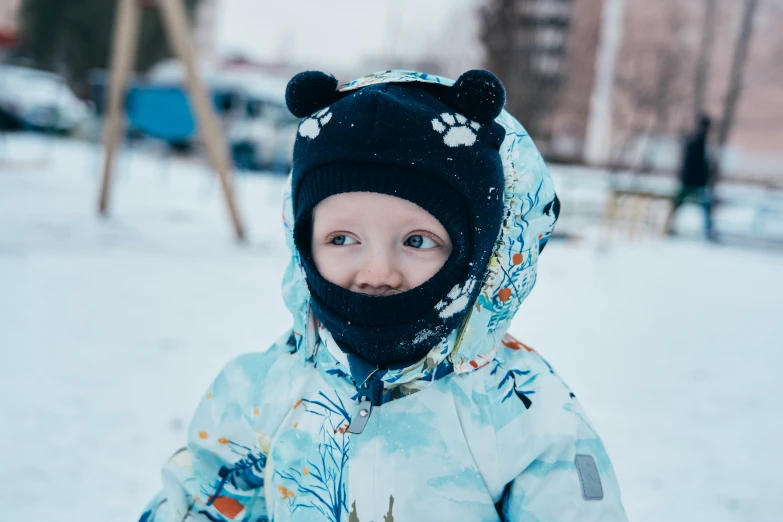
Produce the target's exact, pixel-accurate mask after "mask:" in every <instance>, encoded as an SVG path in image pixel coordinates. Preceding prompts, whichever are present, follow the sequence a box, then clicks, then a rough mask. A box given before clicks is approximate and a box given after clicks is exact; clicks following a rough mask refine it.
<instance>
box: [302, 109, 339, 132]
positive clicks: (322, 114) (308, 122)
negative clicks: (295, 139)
mask: <svg viewBox="0 0 783 522" xmlns="http://www.w3.org/2000/svg"><path fill="white" fill-rule="evenodd" d="M331 119H332V113H331V112H329V107H327V108H325V109H321V110H320V111H318V112H316V113H315V114H313V115H312V116H310V117H309V118H305V119H304V120H302V123H301V124H299V134H300V135H301V136H302V137H304V138H310V139H313V138H317V137H318V135H319V134H321V128H322V127H323V126H324V125H326V124H327V123H329V120H331Z"/></svg>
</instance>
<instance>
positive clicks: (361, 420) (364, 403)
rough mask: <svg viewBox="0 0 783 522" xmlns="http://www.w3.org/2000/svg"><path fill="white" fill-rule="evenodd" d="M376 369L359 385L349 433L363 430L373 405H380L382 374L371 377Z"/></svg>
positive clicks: (381, 399)
mask: <svg viewBox="0 0 783 522" xmlns="http://www.w3.org/2000/svg"><path fill="white" fill-rule="evenodd" d="M378 370H379V368H375V369H374V370H373V371H372V373H370V375H368V376H367V378H366V379H365V380H364V382H363V383H362V384H361V385H360V387H359V409H358V410H357V412H356V414H355V415H354V416H353V419H351V424H350V425H349V426H348V432H349V433H353V434H355V435H358V434H360V433H361V432H363V431H364V427H365V426H367V422H368V421H369V420H370V415H371V414H372V408H373V406H380V405H381V403H382V402H383V381H382V380H381V377H382V375H378V376H376V377H375V378H373V376H374V375H375V374H376V373H378Z"/></svg>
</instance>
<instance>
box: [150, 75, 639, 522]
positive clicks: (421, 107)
mask: <svg viewBox="0 0 783 522" xmlns="http://www.w3.org/2000/svg"><path fill="white" fill-rule="evenodd" d="M286 102H287V104H288V107H289V109H290V110H291V112H292V113H293V114H294V115H296V116H297V117H300V118H303V120H302V122H301V124H300V126H299V132H298V135H297V139H296V144H295V147H294V162H293V171H292V174H291V184H290V187H289V189H290V190H289V191H288V193H287V195H286V198H285V204H284V221H285V225H286V232H287V239H288V243H289V246H290V248H291V251H292V257H291V263H290V265H289V268H288V271H287V272H286V276H285V282H284V285H283V291H284V296H285V301H286V304H287V306H288V308H289V309H290V311H291V313H292V314H293V318H294V326H293V329H292V330H291V331H289V332H288V333H286V334H285V335H284V336H283V337H282V338H281V339H280V340H279V341H278V342H277V343H276V344H275V345H274V346H272V347H271V348H270V349H269V350H267V351H265V352H260V353H251V354H247V355H243V356H241V357H239V358H237V359H236V360H234V361H233V362H230V363H229V364H228V365H227V366H226V368H225V369H224V370H223V371H222V373H221V374H220V375H219V376H218V377H217V379H216V380H215V382H214V383H213V384H212V386H211V387H210V388H209V390H208V392H207V394H206V396H205V399H204V400H203V401H202V402H201V404H200V405H199V407H198V409H197V411H196V414H195V416H194V417H193V420H192V422H191V424H190V436H189V443H188V446H187V448H183V449H182V450H180V451H179V452H178V453H176V454H175V455H174V456H173V457H171V459H170V460H169V461H168V462H167V463H166V465H165V467H164V470H163V483H164V491H163V492H162V493H161V494H160V495H159V496H158V497H156V498H155V499H153V501H152V502H151V503H150V505H149V507H148V509H147V511H146V512H145V513H144V515H143V516H142V517H141V520H142V522H153V521H154V522H173V521H181V520H185V519H187V520H197V521H207V520H212V521H215V520H218V521H228V520H243V521H252V522H258V521H270V520H274V521H275V522H283V521H332V522H372V521H375V522H378V521H381V520H384V521H386V522H390V521H393V520H397V521H398V522H413V521H416V522H419V521H436V520H444V521H446V520H448V521H500V520H503V521H528V520H529V521H533V520H535V521H563V520H573V521H579V522H585V521H622V520H625V519H626V518H625V513H624V511H623V507H622V505H621V503H620V493H619V490H618V486H617V482H616V479H615V476H614V472H613V470H612V467H611V464H610V462H609V459H608V457H607V455H606V452H605V451H604V448H603V446H602V444H601V441H600V440H599V438H598V436H597V435H596V433H595V431H594V430H593V429H592V427H591V425H590V423H589V422H588V421H587V419H586V417H585V415H584V413H583V412H582V409H581V407H580V406H579V404H578V403H577V401H576V399H575V398H574V395H573V394H572V393H571V392H570V390H569V389H568V387H567V386H566V385H565V384H564V383H563V382H562V381H561V380H560V378H559V377H558V376H557V375H556V374H555V373H554V371H553V370H552V369H551V367H550V366H549V365H548V364H547V363H546V361H545V360H544V359H542V358H541V357H540V356H539V355H538V354H537V353H536V352H535V351H533V350H532V349H531V348H529V347H527V346H526V345H524V344H523V343H521V342H519V341H517V340H515V339H514V338H513V337H511V336H510V335H508V334H507V333H506V329H507V328H508V326H509V323H510V321H511V319H512V317H513V316H514V314H515V312H516V311H517V308H518V307H519V305H520V304H521V303H522V301H523V300H524V298H525V297H526V296H527V295H528V294H529V293H530V291H531V289H532V288H533V284H534V283H535V280H536V266H537V261H538V255H539V253H540V252H541V250H543V248H544V245H545V244H546V241H547V239H548V238H549V235H550V233H551V231H552V228H553V226H554V222H555V220H556V219H557V215H558V213H559V201H558V200H557V197H556V196H555V192H554V188H553V186H552V181H551V179H550V177H549V175H548V174H547V172H546V168H545V167H544V164H543V161H542V160H541V156H540V155H539V153H538V151H537V150H536V149H535V147H534V145H533V143H532V141H531V140H530V137H529V136H528V135H527V133H526V132H525V130H524V129H523V128H522V126H521V125H520V124H519V123H518V122H517V121H516V120H515V119H514V118H512V117H511V116H510V115H509V114H508V113H506V112H505V111H503V110H502V109H503V105H504V104H505V91H504V90H503V86H502V85H501V84H500V82H499V80H498V79H497V78H496V77H495V76H493V75H492V74H491V73H489V72H487V71H469V72H467V73H465V74H463V75H462V76H460V78H459V79H458V80H457V81H456V82H451V81H450V80H446V79H444V78H440V77H437V76H431V75H426V74H421V73H413V72H402V71H387V72H385V73H380V74H375V75H371V76H367V77H364V78H361V79H359V80H356V81H354V82H351V83H349V84H347V85H344V86H342V87H341V88H340V89H339V90H338V89H337V82H336V80H335V79H334V78H333V77H331V76H327V75H325V74H323V73H315V72H305V73H300V74H299V75H297V76H295V77H294V78H293V79H292V80H291V82H290V83H289V85H288V88H287V91H286Z"/></svg>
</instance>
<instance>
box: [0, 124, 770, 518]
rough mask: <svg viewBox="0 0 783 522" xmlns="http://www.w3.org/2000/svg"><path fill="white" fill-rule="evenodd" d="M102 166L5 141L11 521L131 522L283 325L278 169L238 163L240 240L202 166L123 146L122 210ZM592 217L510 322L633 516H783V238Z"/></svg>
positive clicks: (1, 156) (1, 275) (89, 157)
mask: <svg viewBox="0 0 783 522" xmlns="http://www.w3.org/2000/svg"><path fill="white" fill-rule="evenodd" d="M99 168H100V151H99V150H98V149H96V148H95V147H94V146H92V145H86V144H82V143H77V142H70V141H65V140H57V141H48V140H43V139H41V138H36V137H27V136H10V137H8V138H7V139H6V140H5V141H3V139H2V137H0V389H2V394H3V398H2V400H0V520H3V521H5V520H8V521H12V520H14V521H16V520H31V521H42V520H47V521H58V522H60V521H61V522H76V521H79V522H92V521H96V522H98V521H100V522H105V521H119V520H127V521H132V520H135V519H136V517H138V515H139V514H140V512H141V510H142V508H143V506H144V505H145V503H146V502H147V500H148V499H149V498H150V497H151V496H152V495H153V494H154V493H155V492H156V491H157V490H158V489H159V488H160V478H159V468H160V466H161V464H162V463H163V461H164V460H165V459H166V457H167V456H168V455H169V454H170V453H171V452H173V451H174V450H175V449H176V448H178V447H179V446H181V445H182V444H183V442H184V440H185V430H186V425H187V421H188V418H189V416H190V414H191V412H192V411H193V409H194V407H195V405H196V403H197V402H198V400H199V399H200V397H201V394H202V393H203V391H204V390H205V389H206V387H207V385H208V384H209V382H210V381H211V379H212V378H213V377H214V375H215V374H216V373H217V372H218V371H219V369H220V368H221V366H222V365H223V363H224V362H226V361H227V360H228V359H230V358H232V357H233V356H235V355H237V354H239V353H241V352H245V351H250V350H257V349H261V348H263V347H264V346H266V345H268V344H269V343H270V342H272V341H273V340H274V339H275V338H276V337H277V336H278V335H279V334H280V333H281V332H282V331H283V330H284V329H285V328H286V325H287V324H288V323H289V318H288V314H287V311H286V310H285V308H284V306H283V303H282V299H281V297H280V291H279V282H280V279H281V277H282V273H283V270H284V267H285V265H286V262H287V250H286V247H285V244H284V241H283V235H282V226H281V224H280V218H279V215H280V193H281V191H282V186H283V183H284V180H283V179H282V178H279V177H277V178H275V177H264V176H252V177H251V176H240V177H239V178H238V179H237V181H236V185H237V191H238V196H239V203H240V206H241V209H242V213H243V215H244V217H245V219H246V222H247V225H248V229H249V241H248V243H247V244H244V245H239V244H237V243H236V242H235V241H234V240H233V238H232V234H231V227H230V224H229V221H228V216H227V213H226V210H225V206H224V204H223V201H222V199H221V194H220V191H219V185H218V184H217V182H216V180H215V179H214V177H213V176H212V175H211V174H210V173H209V172H208V171H207V169H205V167H204V166H202V165H201V164H200V163H198V162H197V161H195V160H186V159H171V160H164V161H161V160H160V159H158V158H155V157H151V156H149V155H145V154H144V153H141V152H125V153H124V154H123V155H122V157H121V159H120V162H119V164H118V168H117V173H118V177H117V180H116V184H115V187H114V188H115V190H114V192H113V198H112V212H111V217H109V218H108V219H101V218H98V217H97V215H96V212H95V207H96V200H97V191H98V183H99V178H98V172H99ZM554 170H555V174H556V175H557V178H558V180H559V179H561V178H562V177H563V176H565V175H566V174H567V173H566V172H565V171H563V172H559V171H558V170H557V169H554ZM567 186H568V182H564V187H567ZM574 193H575V191H574ZM563 196H564V197H563V199H564V205H565V206H566V208H567V206H568V204H569V197H570V196H569V192H568V191H567V190H565V191H563ZM687 212H690V210H689V211H687ZM687 212H686V214H685V215H684V216H683V220H684V223H685V226H686V228H687V225H688V223H689V220H690V222H691V223H692V222H694V221H695V222H696V223H698V212H696V213H691V214H688V213H687ZM719 218H721V216H719ZM724 218H725V216H724ZM724 220H725V219H724ZM720 222H721V220H720V219H719V223H720ZM572 223H573V222H572ZM572 226H573V225H572ZM580 232H581V234H579V235H581V236H582V240H581V241H574V242H561V243H557V242H553V243H552V244H550V246H549V247H548V248H547V251H546V252H545V253H544V255H543V256H542V258H541V265H540V267H541V268H540V278H539V283H538V288H537V289H536V290H535V291H534V292H533V294H532V296H531V297H530V298H529V300H528V302H526V303H525V304H524V305H523V307H522V309H521V311H520V313H519V315H518V316H517V319H516V321H515V323H514V326H513V328H512V332H513V333H514V334H515V335H517V336H518V337H520V338H521V339H523V340H524V341H526V342H527V343H529V344H531V345H533V346H535V347H536V348H537V349H538V350H539V351H540V352H542V353H543V354H544V355H545V356H546V357H547V358H548V359H549V361H550V362H551V363H552V364H553V365H554V366H555V367H556V368H557V369H558V370H559V372H560V373H561V375H562V376H563V377H564V378H565V379H566V381H568V383H569V384H570V385H571V387H572V388H573V389H574V391H575V393H576V394H577V396H579V397H580V399H581V401H582V403H583V404H584V406H585V408H586V409H587V411H588V412H589V413H590V416H591V418H592V420H593V421H594V423H595V425H596V427H597V429H598V430H599V432H600V433H601V434H602V436H603V439H604V442H605V444H606V446H607V448H608V450H609V453H610V455H611V456H612V458H613V461H614V465H615V469H616V471H617V474H618V477H619V480H620V484H621V487H622V490H623V494H624V500H625V505H626V509H627V511H628V514H629V517H630V518H631V520H633V521H636V522H660V521H663V520H665V521H670V522H680V521H682V522H693V521H701V520H705V521H707V520H709V521H711V522H735V521H743V522H744V521H748V522H777V521H780V520H782V519H783V495H781V492H783V471H781V470H783V452H781V450H780V448H779V445H780V443H781V442H782V441H783V407H781V401H780V398H779V389H778V385H779V380H780V376H781V375H783V327H781V323H780V309H781V304H782V303H783V301H781V295H783V277H781V276H782V275H783V262H782V261H783V255H781V254H780V253H775V252H774V251H762V250H746V249H740V248H737V247H731V246H725V245H711V244H706V243H703V242H701V241H700V240H697V239H694V238H693V237H691V236H692V234H691V235H688V236H686V237H688V238H689V239H678V240H664V239H649V238H648V239H645V240H644V241H638V242H633V243H632V242H628V241H623V240H619V241H615V242H613V243H612V245H611V247H610V248H608V249H607V248H603V249H598V248H596V246H595V245H596V241H594V239H593V238H594V236H595V234H593V233H592V232H593V231H591V229H590V228H589V226H588V225H585V228H584V230H581V231H580Z"/></svg>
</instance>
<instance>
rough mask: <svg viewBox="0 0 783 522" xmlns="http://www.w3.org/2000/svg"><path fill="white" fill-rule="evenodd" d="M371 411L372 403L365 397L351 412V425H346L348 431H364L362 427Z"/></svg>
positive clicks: (365, 424)
mask: <svg viewBox="0 0 783 522" xmlns="http://www.w3.org/2000/svg"><path fill="white" fill-rule="evenodd" d="M371 413H372V403H371V402H370V401H368V400H367V399H365V400H363V401H362V402H360V403H359V409H358V410H356V413H354V414H353V419H351V425H350V426H348V433H355V434H359V433H361V432H363V431H364V427H365V426H367V421H368V420H370V414H371Z"/></svg>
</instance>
